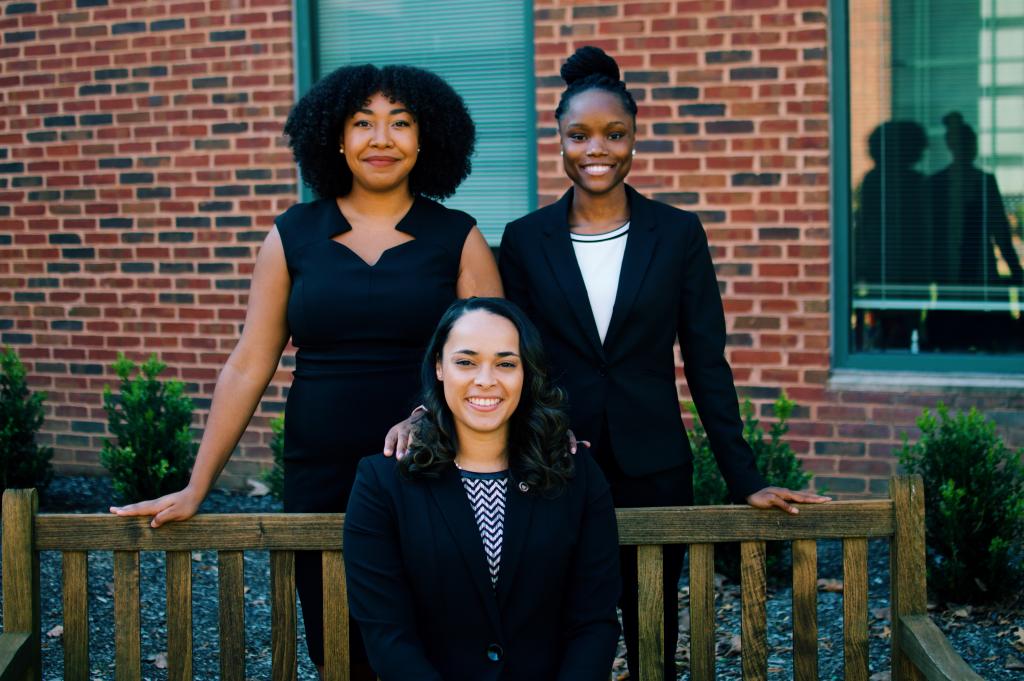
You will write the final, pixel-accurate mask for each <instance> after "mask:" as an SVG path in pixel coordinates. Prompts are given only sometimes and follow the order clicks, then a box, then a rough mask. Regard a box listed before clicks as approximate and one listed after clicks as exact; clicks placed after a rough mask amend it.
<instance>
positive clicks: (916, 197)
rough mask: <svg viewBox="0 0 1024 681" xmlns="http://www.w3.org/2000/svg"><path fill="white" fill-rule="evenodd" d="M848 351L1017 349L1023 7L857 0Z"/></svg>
mask: <svg viewBox="0 0 1024 681" xmlns="http://www.w3.org/2000/svg"><path fill="white" fill-rule="evenodd" d="M849 16H850V63H851V64H855V65H857V66H856V68H855V69H851V76H850V77H851V83H850V90H851V92H850V119H851V149H850V155H851V156H850V157H851V173H852V181H853V186H852V187H851V191H852V209H853V215H852V216H851V217H852V220H851V223H850V224H851V226H852V235H851V246H852V248H851V252H850V253H849V257H850V259H851V265H852V267H851V272H852V281H851V302H852V314H851V343H852V346H853V349H854V351H855V352H883V351H884V352H892V353H908V352H909V353H926V352H971V353H990V354H1005V353H1021V352H1024V319H1022V314H1021V302H1022V301H1021V300H1020V296H1021V292H1022V291H1024V288H1022V287H1024V271H1022V268H1021V261H1022V260H1024V241H1022V230H1021V226H1022V220H1024V2H1020V0H906V1H904V0H851V2H850V13H849Z"/></svg>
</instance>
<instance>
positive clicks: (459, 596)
mask: <svg viewBox="0 0 1024 681" xmlns="http://www.w3.org/2000/svg"><path fill="white" fill-rule="evenodd" d="M422 380H423V385H424V405H425V406H426V407H427V412H426V414H425V415H424V416H423V417H422V418H421V419H420V420H419V422H418V423H417V426H416V428H417V437H416V438H415V442H414V443H413V444H412V445H411V447H410V450H409V453H408V455H407V456H405V457H404V458H402V459H401V460H396V459H395V458H386V457H384V456H383V455H381V456H374V457H369V458H366V459H363V460H362V461H360V463H359V468H358V472H357V474H356V482H355V485H354V487H353V489H352V495H351V497H350V499H349V504H348V511H347V514H346V518H345V543H344V549H345V550H344V554H345V567H346V571H347V577H348V595H349V604H350V607H351V613H352V617H353V618H354V619H355V620H356V621H357V622H358V623H359V625H360V629H361V631H362V635H363V640H364V642H365V644H366V650H367V653H368V654H369V658H370V663H371V665H372V666H373V668H374V669H375V670H376V671H377V673H378V674H379V675H380V677H381V678H382V679H383V680H384V681H389V680H391V679H395V680H406V679H413V678H415V679H418V680H423V681H426V680H428V679H432V680H437V681H440V680H441V679H444V680H445V681H461V680H465V681H478V680H479V679H483V678H503V679H510V680H512V679H524V680H525V679H530V680H531V681H544V680H546V679H550V680H555V679H557V680H559V681H568V680H570V679H573V680H579V681H598V680H600V679H607V678H608V670H609V669H610V668H611V664H612V659H613V656H614V653H615V646H616V642H617V640H618V635H619V625H618V622H617V620H616V616H615V604H616V601H617V599H618V596H619V566H618V541H617V533H616V528H615V515H614V510H613V507H612V498H611V494H610V491H609V487H608V484H607V482H605V480H604V477H603V476H602V475H601V472H600V470H599V469H598V467H597V466H596V464H595V463H594V462H593V460H592V459H591V458H590V456H589V455H587V454H585V453H580V454H577V455H575V456H573V455H570V454H569V452H568V451H567V447H566V441H567V437H568V435H567V429H568V418H567V416H566V414H565V413H564V412H563V411H562V401H563V396H562V393H561V391H560V390H558V389H556V388H554V387H552V386H551V385H550V384H549V382H548V378H547V373H546V369H545V365H544V357H543V350H542V347H541V343H540V338H539V335H538V333H537V330H536V328H535V327H534V326H533V325H532V324H531V323H530V322H529V321H528V320H527V319H526V317H525V316H524V315H523V314H522V312H520V311H519V309H518V308H517V307H515V305H513V304H512V303H509V302H507V301H504V300H501V299H496V298H471V299H468V300H462V301H457V302H456V303H454V304H453V305H452V306H451V307H450V308H449V309H448V311H447V312H446V313H445V314H444V316H443V317H442V318H441V321H440V323H439V325H438V328H437V331H436V332H435V333H434V336H433V338H432V339H431V341H430V344H429V347H428V349H427V354H426V357H425V358H424V361H423V367H422Z"/></svg>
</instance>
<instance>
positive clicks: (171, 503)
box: [110, 487, 203, 528]
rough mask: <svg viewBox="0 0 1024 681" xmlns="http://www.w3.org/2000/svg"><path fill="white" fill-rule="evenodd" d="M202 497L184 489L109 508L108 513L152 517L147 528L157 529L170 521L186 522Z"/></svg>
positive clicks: (197, 508) (192, 514)
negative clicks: (156, 497) (155, 497)
mask: <svg viewBox="0 0 1024 681" xmlns="http://www.w3.org/2000/svg"><path fill="white" fill-rule="evenodd" d="M201 503H203V498H202V496H200V495H198V494H196V493H195V492H193V491H192V490H191V489H189V488H188V487H186V488H185V489H183V490H181V491H180V492H174V493H173V494H165V495H164V496H162V497H160V498H159V499H149V500H147V501H140V502H138V503H135V504H128V505H127V506H111V507H110V512H111V513H113V514H114V515H119V516H139V515H145V516H153V520H152V521H150V523H149V526H150V527H152V528H157V527H160V526H161V525H163V524H164V523H167V522H171V521H181V520H188V519H189V518H191V517H192V516H194V515H195V514H196V512H197V511H198V510H199V505H200V504H201Z"/></svg>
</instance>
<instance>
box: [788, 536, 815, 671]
mask: <svg viewBox="0 0 1024 681" xmlns="http://www.w3.org/2000/svg"><path fill="white" fill-rule="evenodd" d="M793 679H794V681H817V680H818V543H817V542H816V541H814V540H813V539H798V540H796V541H794V542H793Z"/></svg>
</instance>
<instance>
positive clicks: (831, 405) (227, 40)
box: [0, 0, 1024, 495]
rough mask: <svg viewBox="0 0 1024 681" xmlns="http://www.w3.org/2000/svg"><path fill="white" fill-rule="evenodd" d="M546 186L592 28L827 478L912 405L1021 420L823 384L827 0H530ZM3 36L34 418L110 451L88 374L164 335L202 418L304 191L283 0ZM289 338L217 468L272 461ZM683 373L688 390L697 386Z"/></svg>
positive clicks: (672, 196) (876, 448)
mask: <svg viewBox="0 0 1024 681" xmlns="http://www.w3.org/2000/svg"><path fill="white" fill-rule="evenodd" d="M534 7H535V25H534V28H535V61H536V80H537V86H538V87H537V145H538V194H539V196H538V200H539V204H540V205H543V204H545V203H548V202H550V201H552V200H553V199H555V198H557V196H559V195H560V194H561V193H562V191H564V189H565V188H566V187H567V186H568V183H567V181H566V180H565V178H564V176H563V174H562V171H561V165H560V161H559V157H558V138H557V130H556V126H555V121H554V117H553V114H552V112H553V110H554V108H555V105H556V103H557V97H558V94H559V92H560V89H561V81H560V79H559V78H558V76H557V72H558V67H559V65H560V64H561V62H562V61H563V60H564V58H565V57H567V56H568V55H569V54H571V52H572V51H573V49H575V48H576V47H577V46H579V45H583V44H596V45H599V46H601V47H603V48H605V49H606V50H607V51H608V52H610V53H611V54H613V55H614V56H615V57H616V58H617V59H618V60H619V63H620V65H621V66H622V69H623V71H624V73H625V80H626V82H627V85H628V86H629V87H630V88H631V89H632V90H633V91H634V92H635V94H636V96H637V99H638V102H639V104H640V115H639V119H640V120H639V122H640V139H641V141H640V142H639V144H638V149H637V151H638V153H637V157H636V160H635V162H634V169H633V172H632V174H631V175H630V182H631V183H632V184H633V185H634V186H636V187H637V188H638V189H640V190H641V191H643V192H645V193H647V194H648V195H650V196H653V197H654V198H657V199H660V200H662V201H666V202H668V203H672V204H674V205H677V206H680V207H682V208H686V209H688V210H693V211H697V212H698V213H699V214H700V215H701V217H702V220H703V222H704V225H705V228H706V229H707V231H708V235H709V239H710V242H711V245H712V248H713V251H714V256H715V260H716V263H717V268H718V274H719V278H720V282H721V288H722V292H723V297H724V300H725V306H726V312H727V321H728V329H729V348H728V354H729V360H730V362H731V363H732V366H733V369H734V372H735V375H736V379H737V385H738V387H739V391H740V394H741V396H743V397H748V398H750V399H751V400H752V401H753V402H754V403H755V404H756V405H757V409H758V413H759V414H761V415H763V416H766V417H769V418H770V415H771V402H772V401H773V399H774V398H775V397H776V396H777V395H779V394H780V392H781V391H782V390H785V392H786V393H787V394H788V395H789V397H790V398H792V399H793V400H795V401H796V402H797V404H798V405H799V406H798V409H797V411H796V413H795V416H794V419H793V423H792V428H791V431H790V442H791V444H792V445H793V447H794V449H795V450H796V451H797V452H798V453H799V454H800V455H801V457H802V458H803V461H804V465H805V467H806V468H807V469H808V470H810V471H812V472H813V473H815V475H816V478H815V484H816V485H819V486H820V485H825V486H827V487H828V488H829V489H830V490H831V491H832V492H834V493H836V494H839V495H858V494H866V493H870V494H877V493H880V492H883V491H884V485H885V482H886V479H887V477H888V475H889V474H890V473H891V472H892V471H893V470H894V467H895V462H894V459H893V457H892V450H893V448H894V446H895V445H896V444H897V443H898V442H899V440H900V437H901V434H902V433H903V432H907V433H908V434H910V435H911V436H913V435H914V433H915V429H914V426H913V422H914V418H915V417H916V416H917V414H918V413H919V412H920V409H921V407H922V406H932V405H934V404H935V403H936V402H937V401H938V400H940V399H944V400H945V401H946V402H947V403H949V404H951V405H952V406H955V407H960V408H963V407H968V406H975V405H976V406H978V407H979V408H981V409H982V410H983V411H985V412H986V413H987V414H988V415H990V416H992V417H994V418H996V419H997V420H998V421H999V422H1000V423H1001V425H1002V427H1003V430H1004V432H1005V433H1006V434H1007V435H1008V436H1009V438H1010V440H1011V442H1014V443H1016V444H1018V445H1020V444H1022V443H1024V397H1022V396H1021V395H1019V394H1018V393H1017V392H1014V391H1008V390H1004V391H1001V392H1000V391H994V390H984V389H970V390H964V389H957V390H940V389H923V390H914V389H909V390H908V389H903V390H892V391H883V390H878V389H870V388H865V389H843V390H837V389H831V388H830V387H829V385H830V384H829V380H830V368H831V365H830V353H829V350H830V343H831V337H830V325H831V317H830V304H831V286H832V281H831V279H830V266H831V260H830V258H831V257H832V253H831V237H832V235H831V232H830V219H829V163H830V144H831V142H830V137H829V124H830V122H829V105H830V101H829V96H830V93H829V81H828V57H829V53H828V41H827V37H828V17H827V1H826V0H695V1H675V2H628V1H613V0H609V1H606V2H598V3H591V2H586V3H585V2H578V1H575V2H574V1H570V0H536V2H535V3H534ZM4 12H5V13H4V15H3V16H0V24H2V27H3V28H2V38H3V40H2V43H0V197H2V198H0V253H3V260H2V262H0V342H3V343H5V344H10V345H11V346H12V347H15V348H17V349H18V351H19V352H20V354H21V356H22V357H23V358H24V359H25V361H26V363H27V364H28V367H29V371H30V374H31V375H32V380H33V384H34V385H35V386H36V387H37V388H40V389H42V390H45V391H47V392H48V393H49V400H48V421H47V424H46V427H45V431H44V433H43V438H44V439H45V440H46V441H47V442H48V443H50V444H52V445H53V446H54V448H55V461H56V462H57V463H58V464H59V466H60V467H61V468H62V469H63V470H65V471H76V472H83V471H84V472H93V471H97V472H98V471H99V468H98V458H97V452H98V450H99V447H100V444H101V442H102V439H103V436H104V425H103V424H104V422H105V415H104V413H103V410H102V403H101V402H102V401H101V389H102V386H103V385H104V384H106V383H111V382H112V376H111V373H110V368H109V367H110V363H111V361H112V359H113V358H114V357H115V355H116V353H117V352H118V351H124V352H127V353H128V354H129V355H130V356H136V357H141V356H144V355H145V354H147V353H149V352H151V351H153V352H157V353H158V354H159V356H160V357H161V359H163V360H164V361H166V362H167V363H168V365H169V366H170V368H169V371H168V374H170V375H174V376H177V377H180V378H181V379H182V380H185V381H186V382H188V383H189V384H190V386H191V388H192V391H193V394H194V396H195V399H196V403H197V405H198V406H199V407H200V409H199V410H198V412H199V413H198V415H197V421H196V425H197V427H201V426H202V422H203V419H204V417H205V411H204V410H205V407H206V406H207V405H208V403H209V396H210V395H211V393H212V388H213V384H214V381H215V379H216V375H217V372H218V370H219V367H220V366H221V365H222V364H223V363H224V361H225V359H226V358H227V355H228V353H229V352H230V350H231V348H232V347H233V344H234V342H235V340H236V339H237V337H238V332H239V329H240V325H241V322H242V319H243V315H244V306H245V303H246V287H247V281H248V277H249V276H250V274H251V271H252V264H253V259H254V256H255V253H256V250H257V248H258V245H259V243H260V241H261V240H262V238H263V236H264V234H265V233H266V231H267V230H268V229H269V228H270V226H271V224H272V219H273V216H274V215H276V214H277V213H279V212H280V211H281V210H283V209H284V208H285V207H287V206H288V205H290V204H291V203H292V202H294V201H295V200H297V197H298V191H297V185H296V173H295V168H294V166H293V165H292V162H291V159H290V154H289V153H288V150H287V148H286V146H285V144H284V141H283V140H282V138H281V127H282V124H283V121H284V118H285V116H286V115H287V111H288V109H289V106H290V104H291V102H292V99H293V96H294V95H293V85H292V83H293V80H294V72H293V64H294V59H293V45H292V39H291V33H292V14H291V3H290V2H288V0H244V1H243V0H234V1H232V2H219V1H217V0H196V1H195V2H166V3H146V2H125V3H122V2H117V0H109V3H108V2H105V1H104V0H77V2H75V1H73V0H49V1H38V2H24V3H11V4H8V5H6V6H5V8H4ZM289 364H290V355H289V353H286V356H285V358H284V360H283V362H282V368H281V371H279V373H278V375H277V376H276V378H275V380H274V382H273V383H272V385H271V387H270V389H269V390H268V392H267V395H266V397H265V399H264V401H263V403H262V405H261V407H260V409H259V410H258V412H257V416H256V419H255V421H254V424H253V426H252V427H250V429H249V430H248V431H247V433H246V435H245V436H244V437H243V441H242V443H241V445H240V447H239V451H238V452H236V454H235V456H234V457H233V460H232V463H231V465H230V466H229V468H228V470H227V477H226V478H225V482H227V483H228V484H232V483H239V482H241V481H242V480H244V479H245V478H246V477H248V476H251V475H252V474H253V473H254V472H255V470H256V469H257V468H258V467H259V466H260V465H265V464H266V462H267V461H269V452H268V450H267V442H268V441H269V432H268V430H267V420H268V418H269V417H270V416H272V415H273V414H276V413H279V412H280V411H281V409H282V408H283V400H284V396H285V394H286V391H287V382H288V373H287V369H288V366H289ZM679 372H680V380H681V383H680V390H681V392H680V396H681V399H686V398H687V394H686V391H685V383H683V382H682V368H681V367H680V369H679Z"/></svg>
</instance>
